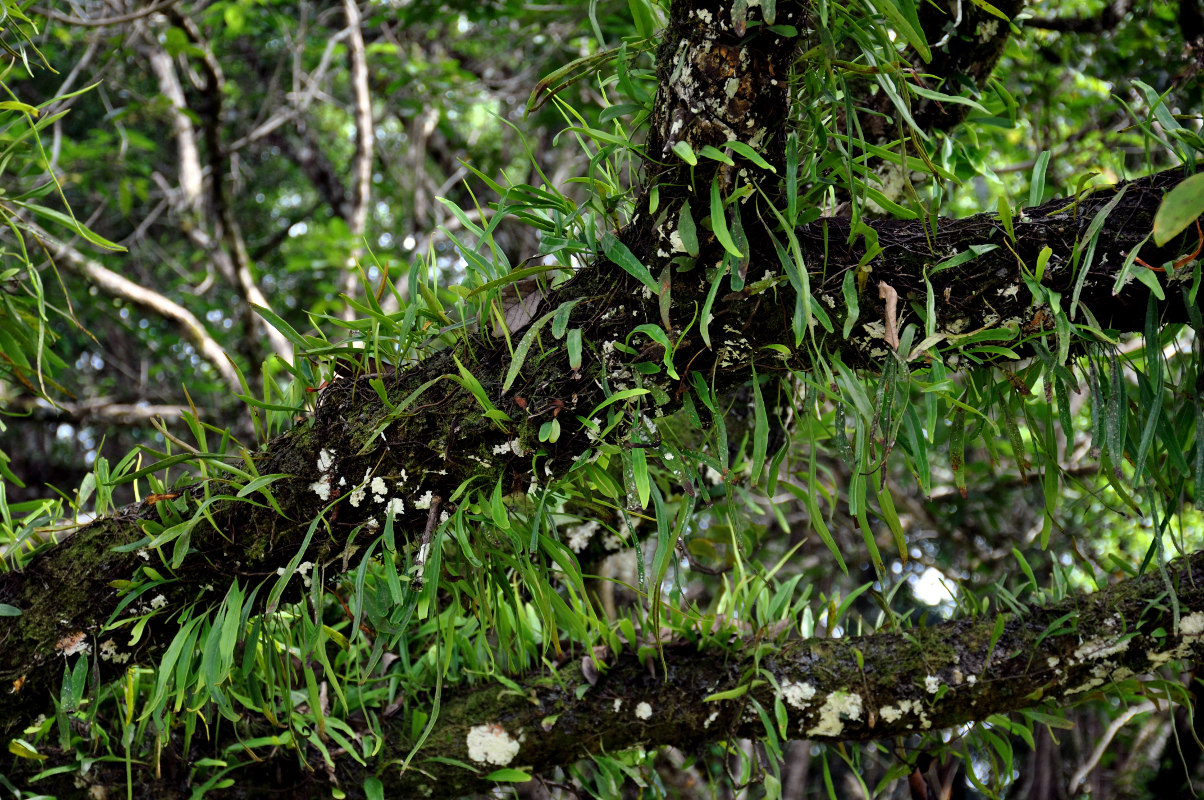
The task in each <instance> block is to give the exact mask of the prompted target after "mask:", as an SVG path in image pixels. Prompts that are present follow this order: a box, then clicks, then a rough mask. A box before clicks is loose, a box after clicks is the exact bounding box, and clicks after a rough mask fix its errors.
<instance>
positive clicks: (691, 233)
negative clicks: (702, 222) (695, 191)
mask: <svg viewBox="0 0 1204 800" xmlns="http://www.w3.org/2000/svg"><path fill="white" fill-rule="evenodd" d="M677 235H678V236H680V237H681V244H682V246H683V247H685V248H686V252H687V253H689V255H690V257H691V258H698V230H697V229H696V228H695V226H694V217H693V215H692V214H691V213H690V201H689V200H687V201H685V202H684V203H682V204H681V213H680V214H679V215H678V217H677Z"/></svg>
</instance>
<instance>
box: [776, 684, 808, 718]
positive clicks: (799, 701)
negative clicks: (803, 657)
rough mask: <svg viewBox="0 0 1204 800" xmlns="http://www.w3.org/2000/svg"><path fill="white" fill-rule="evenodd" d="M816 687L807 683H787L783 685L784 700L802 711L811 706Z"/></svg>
mask: <svg viewBox="0 0 1204 800" xmlns="http://www.w3.org/2000/svg"><path fill="white" fill-rule="evenodd" d="M813 697H815V687H814V686H812V685H811V684H809V683H806V682H800V681H786V682H785V683H783V684H782V699H783V700H785V701H786V702H787V703H789V704H790V705H792V706H794V707H795V708H797V709H799V710H800V711H801V710H803V709H805V708H806V707H807V706H809V705H811V698H813Z"/></svg>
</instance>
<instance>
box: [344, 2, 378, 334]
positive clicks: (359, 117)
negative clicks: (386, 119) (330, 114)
mask: <svg viewBox="0 0 1204 800" xmlns="http://www.w3.org/2000/svg"><path fill="white" fill-rule="evenodd" d="M343 9H344V13H345V14H346V16H347V29H348V30H349V31H350V35H349V36H348V37H347V58H348V60H349V61H350V63H351V87H352V92H353V94H354V97H355V102H354V109H355V156H354V157H353V159H352V170H351V175H352V190H351V213H350V215H349V216H348V219H347V227H348V229H349V234H350V237H351V241H352V242H353V244H352V246H351V255H350V256H349V257H348V259H347V267H346V270H345V271H344V274H343V280H342V282H341V283H342V291H343V294H345V295H346V296H348V297H354V296H355V294H356V289H357V287H358V286H359V276H358V274H357V273H356V262H357V261H358V260H359V258H360V256H361V255H362V254H363V247H362V246H361V244H360V240H361V239H363V238H364V230H365V228H366V226H367V223H368V203H369V199H370V197H371V192H372V146H373V143H374V142H375V140H376V128H375V126H374V125H373V123H372V95H371V94H370V93H369V91H368V59H367V56H366V54H365V51H364V33H363V30H362V26H363V19H362V17H361V16H360V9H359V4H358V1H357V0H343ZM354 316H355V309H354V308H352V306H350V305H348V306H347V307H346V308H344V309H343V318H344V319H346V320H351V319H352V318H354Z"/></svg>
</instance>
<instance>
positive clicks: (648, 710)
mask: <svg viewBox="0 0 1204 800" xmlns="http://www.w3.org/2000/svg"><path fill="white" fill-rule="evenodd" d="M635 716H636V719H652V706H650V705H648V704H647V703H645V702H644V701H642V700H641V701H640V702H639V703H638V704H637V705H636V707H635Z"/></svg>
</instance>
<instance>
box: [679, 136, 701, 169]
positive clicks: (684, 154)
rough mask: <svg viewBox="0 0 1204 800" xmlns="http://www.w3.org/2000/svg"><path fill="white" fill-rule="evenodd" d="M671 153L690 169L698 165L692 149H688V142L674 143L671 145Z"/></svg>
mask: <svg viewBox="0 0 1204 800" xmlns="http://www.w3.org/2000/svg"><path fill="white" fill-rule="evenodd" d="M673 152H674V153H677V157H678V158H680V159H681V160H682V161H684V162H686V163H687V164H689V165H690V166H691V167H694V166H697V165H698V156H696V155H694V149H693V148H692V147H690V143H689V142H675V143H674V144H673Z"/></svg>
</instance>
